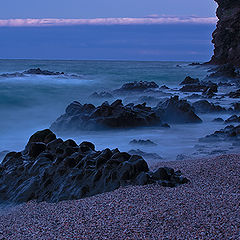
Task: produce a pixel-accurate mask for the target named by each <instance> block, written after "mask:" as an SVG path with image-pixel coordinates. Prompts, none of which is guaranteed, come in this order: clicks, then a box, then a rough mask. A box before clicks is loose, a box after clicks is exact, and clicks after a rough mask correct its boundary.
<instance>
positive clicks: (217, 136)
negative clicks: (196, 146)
mask: <svg viewBox="0 0 240 240" xmlns="http://www.w3.org/2000/svg"><path fill="white" fill-rule="evenodd" d="M199 141H200V142H218V141H232V142H235V143H239V141H240V125H238V126H236V127H234V126H233V125H229V126H227V127H225V128H224V129H221V130H219V131H215V132H214V133H213V134H210V135H207V136H206V137H204V138H200V139H199Z"/></svg>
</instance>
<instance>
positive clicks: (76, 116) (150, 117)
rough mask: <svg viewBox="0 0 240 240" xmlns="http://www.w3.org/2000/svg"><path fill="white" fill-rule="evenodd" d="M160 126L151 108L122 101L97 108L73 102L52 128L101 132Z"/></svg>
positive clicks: (106, 103) (158, 119)
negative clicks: (124, 103)
mask: <svg viewBox="0 0 240 240" xmlns="http://www.w3.org/2000/svg"><path fill="white" fill-rule="evenodd" d="M155 124H160V125H161V120H160V118H159V117H158V116H156V114H155V112H154V110H153V109H152V108H151V107H147V106H146V104H145V103H143V104H138V105H134V104H128V105H125V106H124V105H123V103H122V100H116V101H115V102H113V103H112V104H109V103H108V102H104V103H103V104H102V105H101V106H98V107H95V106H94V105H92V104H84V105H82V104H81V103H79V102H76V101H75V102H73V103H71V104H70V105H69V106H68V107H67V108H66V113H65V114H63V115H62V116H61V117H59V118H58V119H57V120H56V121H55V122H54V123H53V124H52V126H51V129H52V130H53V131H57V132H64V131H77V130H101V129H112V128H129V127H140V126H150V125H155Z"/></svg>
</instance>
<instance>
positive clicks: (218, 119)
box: [213, 118, 224, 122]
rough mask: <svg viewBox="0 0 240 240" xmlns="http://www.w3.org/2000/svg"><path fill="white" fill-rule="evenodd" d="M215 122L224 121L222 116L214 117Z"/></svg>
mask: <svg viewBox="0 0 240 240" xmlns="http://www.w3.org/2000/svg"><path fill="white" fill-rule="evenodd" d="M213 122H224V120H223V119H222V118H215V119H213Z"/></svg>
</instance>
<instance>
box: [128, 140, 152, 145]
mask: <svg viewBox="0 0 240 240" xmlns="http://www.w3.org/2000/svg"><path fill="white" fill-rule="evenodd" d="M129 144H134V145H143V146H157V144H156V143H154V142H153V141H151V140H149V139H147V140H142V139H139V140H136V139H133V140H132V141H130V142H129Z"/></svg>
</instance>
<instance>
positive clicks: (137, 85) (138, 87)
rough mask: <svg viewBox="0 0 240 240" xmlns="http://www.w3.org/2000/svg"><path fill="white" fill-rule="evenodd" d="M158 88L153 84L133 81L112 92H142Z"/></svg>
mask: <svg viewBox="0 0 240 240" xmlns="http://www.w3.org/2000/svg"><path fill="white" fill-rule="evenodd" d="M158 87H159V86H158V85H157V84H156V83H155V82H147V81H139V82H137V81H135V82H131V83H125V84H123V85H122V87H121V88H119V89H116V90H114V92H125V91H144V90H147V89H154V88H158Z"/></svg>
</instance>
